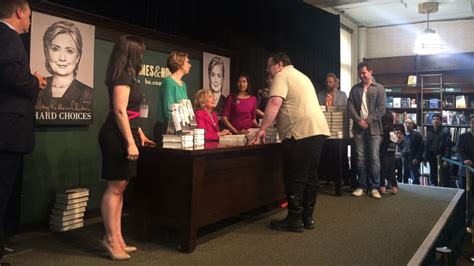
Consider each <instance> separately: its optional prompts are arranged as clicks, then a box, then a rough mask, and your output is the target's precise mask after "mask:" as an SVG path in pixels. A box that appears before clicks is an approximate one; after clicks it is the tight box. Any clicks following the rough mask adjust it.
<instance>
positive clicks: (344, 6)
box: [304, 0, 474, 27]
mask: <svg viewBox="0 0 474 266" xmlns="http://www.w3.org/2000/svg"><path fill="white" fill-rule="evenodd" d="M304 1H305V2H306V3H308V4H311V5H314V6H316V7H319V8H322V9H326V10H330V11H334V10H335V11H336V13H340V14H343V15H344V16H346V17H348V18H349V19H350V20H352V21H354V22H355V23H356V24H357V25H359V26H365V27H379V26H389V25H399V24H409V23H417V22H425V21H426V20H427V15H426V14H419V13H418V4H419V3H422V2H428V1H427V0H425V1H423V0H372V1H370V0H352V1H351V0H304ZM432 2H434V1H432ZM436 2H438V3H439V11H438V12H437V13H432V14H430V21H439V20H456V19H468V18H474V0H438V1H436Z"/></svg>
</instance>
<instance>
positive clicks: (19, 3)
mask: <svg viewBox="0 0 474 266" xmlns="http://www.w3.org/2000/svg"><path fill="white" fill-rule="evenodd" d="M26 6H29V3H28V1H27V0H0V19H7V18H10V17H11V16H12V14H13V13H15V11H16V10H17V9H18V8H21V9H22V10H24V8H25V7H26Z"/></svg>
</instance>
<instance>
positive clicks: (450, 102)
mask: <svg viewBox="0 0 474 266" xmlns="http://www.w3.org/2000/svg"><path fill="white" fill-rule="evenodd" d="M444 102H445V106H444V107H445V108H454V95H446V96H445V97H444Z"/></svg>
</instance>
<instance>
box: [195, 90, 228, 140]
mask: <svg viewBox="0 0 474 266" xmlns="http://www.w3.org/2000/svg"><path fill="white" fill-rule="evenodd" d="M194 106H195V108H196V111H195V112H194V114H195V115H196V123H197V127H198V128H202V129H204V130H205V135H204V138H205V139H206V140H208V141H209V140H219V137H220V136H225V135H232V133H231V132H230V131H229V130H227V129H224V130H222V131H219V123H218V120H217V114H216V112H214V107H215V99H214V96H213V93H212V91H211V90H210V89H202V90H198V91H197V92H196V94H195V95H194Z"/></svg>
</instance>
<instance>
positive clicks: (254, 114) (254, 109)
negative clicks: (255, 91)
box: [252, 96, 258, 127]
mask: <svg viewBox="0 0 474 266" xmlns="http://www.w3.org/2000/svg"><path fill="white" fill-rule="evenodd" d="M252 99H253V107H252V127H258V122H257V98H255V97H254V96H252Z"/></svg>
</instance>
